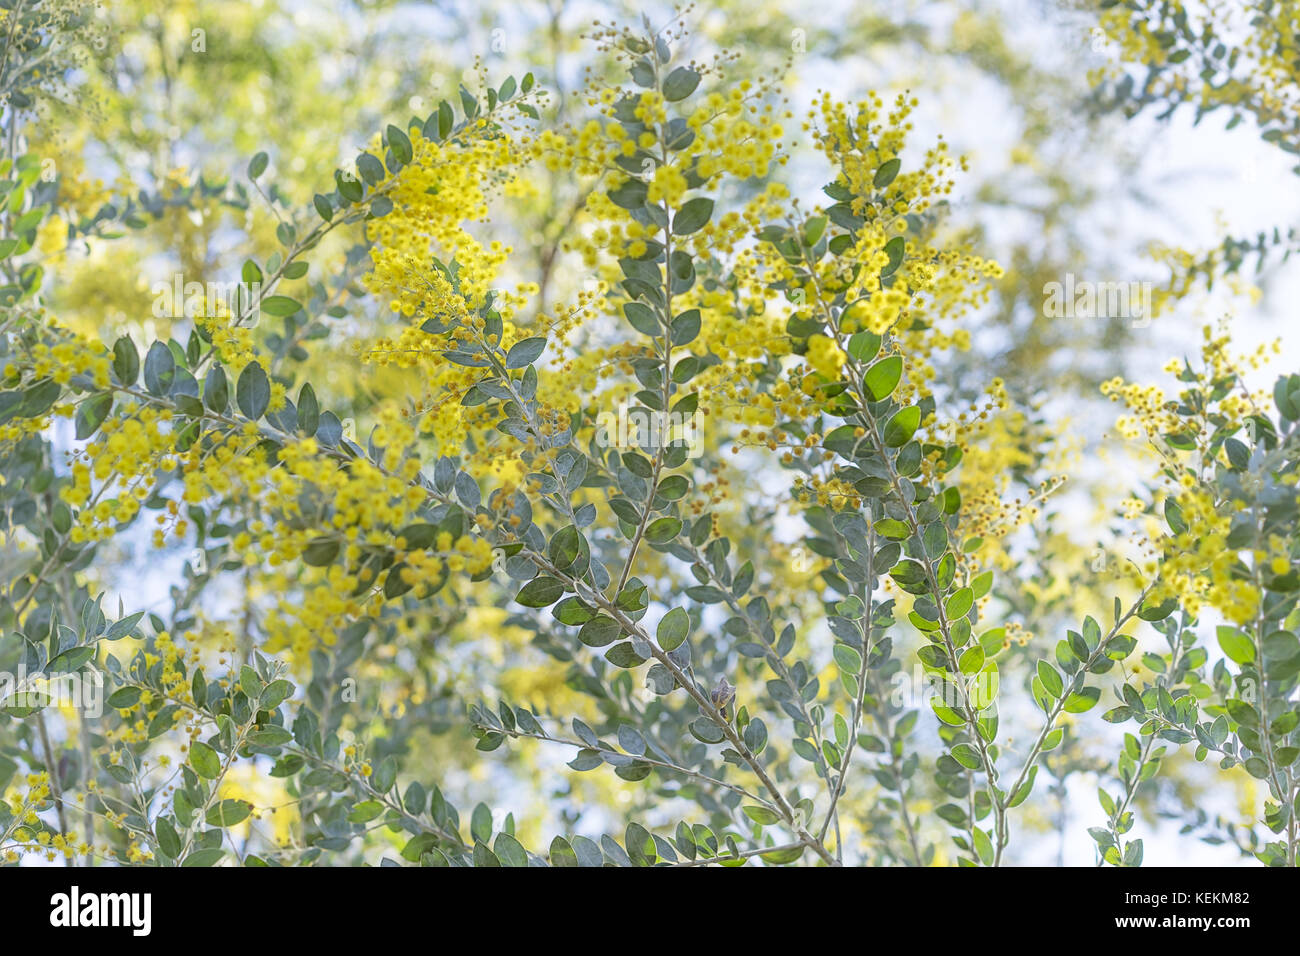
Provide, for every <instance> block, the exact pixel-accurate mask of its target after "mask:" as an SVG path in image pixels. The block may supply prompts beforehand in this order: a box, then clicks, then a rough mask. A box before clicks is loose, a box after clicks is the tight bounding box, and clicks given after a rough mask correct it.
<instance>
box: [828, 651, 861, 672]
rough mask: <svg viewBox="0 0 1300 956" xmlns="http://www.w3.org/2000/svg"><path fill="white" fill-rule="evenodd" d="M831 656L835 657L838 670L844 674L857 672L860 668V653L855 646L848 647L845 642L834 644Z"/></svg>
mask: <svg viewBox="0 0 1300 956" xmlns="http://www.w3.org/2000/svg"><path fill="white" fill-rule="evenodd" d="M831 656H833V657H834V658H835V663H836V664H837V665H838V666H839V668H840V670H842V671H844V672H845V673H846V674H857V673H859V672H860V671H861V670H862V655H861V654H859V653H858V651H857V649H856V648H853V647H849V645H847V644H836V645H835V647H834V649H833V650H832V651H831Z"/></svg>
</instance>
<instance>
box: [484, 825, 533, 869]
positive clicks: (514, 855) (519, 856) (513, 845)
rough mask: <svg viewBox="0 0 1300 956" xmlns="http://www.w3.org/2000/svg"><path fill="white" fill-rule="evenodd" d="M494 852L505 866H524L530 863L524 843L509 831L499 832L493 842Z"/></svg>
mask: <svg viewBox="0 0 1300 956" xmlns="http://www.w3.org/2000/svg"><path fill="white" fill-rule="evenodd" d="M492 852H493V853H495V854H496V857H497V859H498V860H500V861H501V864H502V865H503V866H513V867H523V866H527V865H528V853H527V852H526V851H525V850H524V848H523V845H522V844H521V843H520V842H519V841H518V840H516V839H515V838H514V837H512V836H511V835H510V834H509V833H504V832H502V833H498V834H497V838H496V840H495V841H494V842H493V843H492Z"/></svg>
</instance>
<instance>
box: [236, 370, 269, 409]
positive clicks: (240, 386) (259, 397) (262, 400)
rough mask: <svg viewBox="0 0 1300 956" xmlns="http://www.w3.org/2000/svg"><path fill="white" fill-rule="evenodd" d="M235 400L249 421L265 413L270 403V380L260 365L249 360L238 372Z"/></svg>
mask: <svg viewBox="0 0 1300 956" xmlns="http://www.w3.org/2000/svg"><path fill="white" fill-rule="evenodd" d="M235 401H236V403H237V404H238V405H239V410H240V411H241V412H243V413H244V415H245V416H247V417H248V419H249V420H251V421H257V420H258V419H259V418H261V417H262V416H263V415H265V414H266V409H267V406H268V405H270V404H271V382H270V380H269V379H268V378H267V377H266V372H265V371H264V370H263V369H262V366H261V365H259V364H258V363H256V362H249V363H248V364H247V365H246V366H244V370H243V371H242V372H241V373H240V374H239V381H238V382H237V383H236V384H235Z"/></svg>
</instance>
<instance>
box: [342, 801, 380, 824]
mask: <svg viewBox="0 0 1300 956" xmlns="http://www.w3.org/2000/svg"><path fill="white" fill-rule="evenodd" d="M383 812H384V805H383V804H382V803H380V802H379V801H378V800H366V801H364V802H362V803H358V804H357V805H356V806H355V807H353V808H352V812H351V813H349V814H348V822H349V823H369V822H370V821H371V820H373V819H375V817H377V816H379V815H380V814H381V813H383Z"/></svg>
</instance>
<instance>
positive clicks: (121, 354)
mask: <svg viewBox="0 0 1300 956" xmlns="http://www.w3.org/2000/svg"><path fill="white" fill-rule="evenodd" d="M113 374H114V375H116V376H117V380H118V381H119V382H121V383H122V384H123V385H134V384H135V380H136V379H137V378H139V377H140V354H139V353H138V352H137V351H136V350H135V343H134V342H132V341H131V338H130V336H127V335H124V336H122V337H121V338H120V339H118V340H117V341H116V342H114V343H113Z"/></svg>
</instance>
